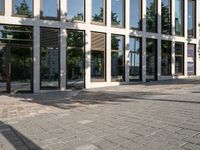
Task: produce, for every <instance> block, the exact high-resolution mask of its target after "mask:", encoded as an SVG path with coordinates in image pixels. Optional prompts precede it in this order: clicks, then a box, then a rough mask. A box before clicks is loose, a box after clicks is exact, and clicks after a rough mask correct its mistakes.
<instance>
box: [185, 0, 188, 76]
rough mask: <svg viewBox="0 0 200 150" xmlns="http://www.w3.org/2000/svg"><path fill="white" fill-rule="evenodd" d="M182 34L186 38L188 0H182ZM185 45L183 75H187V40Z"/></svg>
mask: <svg viewBox="0 0 200 150" xmlns="http://www.w3.org/2000/svg"><path fill="white" fill-rule="evenodd" d="M184 3H185V5H184V7H185V8H184V17H185V19H184V35H185V38H186V39H188V38H187V37H188V30H187V29H188V0H184ZM184 43H185V45H184V76H187V51H188V49H187V44H188V41H187V40H186V41H185V42H184Z"/></svg>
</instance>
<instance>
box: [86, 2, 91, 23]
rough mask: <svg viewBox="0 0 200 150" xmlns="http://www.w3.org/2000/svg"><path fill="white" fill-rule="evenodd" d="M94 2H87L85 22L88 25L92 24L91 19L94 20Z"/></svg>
mask: <svg viewBox="0 0 200 150" xmlns="http://www.w3.org/2000/svg"><path fill="white" fill-rule="evenodd" d="M91 5H92V0H86V1H85V22H86V24H88V25H89V24H90V22H91V18H92V14H91V13H92V12H91V11H92V8H91V7H92V6H91Z"/></svg>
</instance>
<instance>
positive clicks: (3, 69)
mask: <svg viewBox="0 0 200 150" xmlns="http://www.w3.org/2000/svg"><path fill="white" fill-rule="evenodd" d="M6 58H7V56H6V48H5V47H0V93H1V92H6V90H7V89H6V81H7V73H8V70H7V67H8V66H7V63H8V62H7V59H6Z"/></svg>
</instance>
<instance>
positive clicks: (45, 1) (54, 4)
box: [41, 0, 60, 19]
mask: <svg viewBox="0 0 200 150" xmlns="http://www.w3.org/2000/svg"><path fill="white" fill-rule="evenodd" d="M59 2H60V1H59V0H41V17H42V18H45V19H59V16H60V13H59V12H60V4H59Z"/></svg>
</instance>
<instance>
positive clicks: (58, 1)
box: [40, 0, 61, 21]
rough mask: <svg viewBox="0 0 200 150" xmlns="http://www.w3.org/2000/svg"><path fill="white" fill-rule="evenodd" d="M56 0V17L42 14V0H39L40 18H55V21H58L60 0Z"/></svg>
mask: <svg viewBox="0 0 200 150" xmlns="http://www.w3.org/2000/svg"><path fill="white" fill-rule="evenodd" d="M56 1H57V5H58V6H57V16H56V17H51V16H43V0H40V19H43V20H55V21H60V14H61V13H60V5H61V4H60V0H56Z"/></svg>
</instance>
